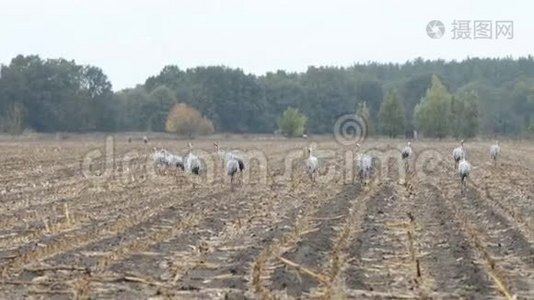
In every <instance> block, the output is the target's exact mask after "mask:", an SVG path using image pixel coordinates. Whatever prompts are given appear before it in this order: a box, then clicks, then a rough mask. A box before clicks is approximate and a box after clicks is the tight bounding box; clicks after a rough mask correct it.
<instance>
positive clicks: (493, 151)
mask: <svg viewBox="0 0 534 300" xmlns="http://www.w3.org/2000/svg"><path fill="white" fill-rule="evenodd" d="M500 153H501V147H500V146H499V141H495V144H494V145H491V147H490V156H491V159H493V164H494V165H495V166H496V165H497V157H498V156H499V154H500Z"/></svg>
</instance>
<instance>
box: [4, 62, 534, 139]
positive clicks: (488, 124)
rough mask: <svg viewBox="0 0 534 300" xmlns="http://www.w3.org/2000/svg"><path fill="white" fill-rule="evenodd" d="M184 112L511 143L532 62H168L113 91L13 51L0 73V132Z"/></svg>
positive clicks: (206, 125)
mask: <svg viewBox="0 0 534 300" xmlns="http://www.w3.org/2000/svg"><path fill="white" fill-rule="evenodd" d="M180 107H181V108H180ZM184 107H190V108H192V109H193V110H195V111H196V112H198V114H197V113H193V115H195V116H197V115H198V118H200V120H196V121H195V122H196V123H195V124H199V126H203V129H199V130H196V129H195V130H189V131H187V130H186V131H187V132H212V128H213V130H215V131H217V132H233V133H273V132H275V131H276V130H278V128H279V125H281V124H291V123H292V122H288V121H287V120H286V121H284V120H283V119H282V116H283V113H284V112H285V111H286V110H288V109H289V108H290V109H291V110H290V111H289V112H288V113H286V115H287V116H297V117H300V116H298V115H296V114H295V112H298V114H301V115H302V116H304V117H305V122H303V120H304V119H302V118H301V119H300V121H299V122H297V123H302V124H305V126H306V128H305V129H302V130H300V129H299V130H298V131H302V132H303V133H316V134H322V133H332V129H333V128H332V127H333V124H334V123H335V121H336V119H337V118H338V117H339V116H341V115H344V114H346V113H348V112H356V111H358V112H359V113H360V114H365V118H366V119H367V121H368V124H369V129H368V131H369V133H370V134H384V135H388V136H399V135H411V134H412V133H413V131H414V129H417V131H418V132H420V133H422V134H423V135H425V136H432V137H445V136H455V137H460V136H474V135H476V134H479V133H482V134H500V135H520V134H526V133H529V132H530V133H534V58H533V57H532V56H528V57H523V58H518V59H513V58H500V59H489V58H488V59H481V58H470V59H466V60H463V61H459V62H458V61H452V62H446V61H443V60H423V59H415V60H413V61H408V62H406V63H402V64H393V63H390V64H380V63H373V62H370V63H365V64H355V65H353V66H350V67H346V68H340V67H309V68H308V69H307V70H306V71H305V72H294V73H290V72H285V71H277V72H269V73H266V74H264V75H261V76H256V75H252V74H246V73H245V72H243V71H242V70H240V69H232V68H228V67H224V66H209V67H196V68H190V69H186V70H182V69H180V68H179V67H177V66H174V65H169V66H166V67H164V68H163V69H162V70H161V72H160V73H159V74H157V75H154V76H151V77H149V78H147V79H146V81H145V82H144V83H142V84H139V85H137V86H136V87H133V88H128V89H124V90H120V91H117V92H115V93H114V92H113V90H112V85H111V82H110V81H109V79H108V78H107V76H106V75H105V74H104V73H103V72H102V70H101V69H100V68H98V67H95V66H85V65H78V64H76V63H75V62H74V61H69V60H65V59H62V58H60V59H41V58H40V57H39V56H36V55H29V56H22V55H19V56H17V57H15V58H13V59H12V61H11V62H10V63H9V65H2V66H1V70H0V130H1V131H4V132H11V133H20V132H22V131H23V130H25V129H30V130H35V131H39V132H54V131H75V132H86V131H166V130H168V131H169V128H171V129H172V131H174V132H182V130H180V129H179V128H177V127H176V126H175V125H172V124H170V125H169V118H172V120H174V121H173V122H175V123H176V122H178V121H179V120H180V119H181V117H179V116H180V115H179V114H178V115H177V112H181V113H186V110H185V109H184ZM173 108H174V113H172V114H171V112H172V110H173ZM178 108H180V109H178ZM187 114H189V115H191V112H190V111H187ZM177 116H178V117H177ZM182 123H183V122H182ZM293 123H294V122H293ZM188 126H189V125H188Z"/></svg>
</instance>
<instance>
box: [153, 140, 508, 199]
mask: <svg viewBox="0 0 534 300" xmlns="http://www.w3.org/2000/svg"><path fill="white" fill-rule="evenodd" d="M143 141H144V142H145V143H148V138H147V137H144V138H143ZM214 147H215V153H216V154H217V155H218V157H219V158H220V159H222V161H223V165H224V166H225V172H226V175H228V176H229V177H230V184H233V183H234V177H235V175H236V174H238V173H239V172H243V171H244V170H245V163H244V160H243V158H242V157H241V156H240V155H239V153H238V152H237V151H224V150H222V149H221V148H220V147H219V144H218V143H214ZM356 147H357V148H358V149H359V148H360V145H359V144H356ZM188 149H189V150H188V153H187V154H186V155H185V156H180V155H177V154H174V153H171V152H170V151H168V150H166V149H157V148H154V153H153V155H152V158H153V161H154V164H155V165H156V166H157V167H158V168H162V167H163V168H169V167H170V168H176V169H178V170H181V171H184V172H185V173H186V174H191V175H200V172H201V169H202V163H201V161H200V159H199V158H198V157H197V156H196V155H195V154H193V145H192V144H191V143H188ZM500 152H501V148H500V146H499V141H495V144H493V145H491V146H490V149H489V153H490V157H491V159H492V160H493V162H494V164H496V163H497V158H498V157H499V155H500ZM413 153H414V152H413V149H412V146H411V143H410V142H408V143H407V145H406V146H405V147H404V148H403V149H402V151H401V158H402V161H403V162H404V166H405V168H406V171H408V168H409V163H408V162H409V160H410V159H411V158H412V157H413V155H414V154H413ZM452 157H453V158H454V161H455V164H456V166H457V170H458V175H459V176H460V183H461V192H462V194H463V193H464V191H465V189H466V186H467V179H468V177H469V174H470V172H471V164H470V163H469V162H468V161H467V151H466V149H465V148H464V140H461V141H460V145H459V146H458V147H456V148H454V149H453V151H452ZM375 161H376V158H375V157H372V156H371V155H369V154H365V153H363V154H362V153H359V154H358V156H357V158H356V165H357V168H358V172H359V176H360V179H361V180H362V181H363V182H366V181H367V179H369V177H370V176H371V173H372V170H373V168H374V165H375ZM304 165H305V169H306V172H307V173H308V175H309V177H310V180H311V181H312V182H315V181H316V178H317V173H318V171H319V167H320V164H319V159H318V158H317V157H316V156H314V155H313V153H312V148H311V147H309V148H308V156H307V158H306V159H305V161H304Z"/></svg>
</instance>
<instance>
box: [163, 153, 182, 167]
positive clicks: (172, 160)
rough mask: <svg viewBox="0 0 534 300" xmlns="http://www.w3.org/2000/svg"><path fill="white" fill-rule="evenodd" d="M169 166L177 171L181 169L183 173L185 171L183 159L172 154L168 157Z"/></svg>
mask: <svg viewBox="0 0 534 300" xmlns="http://www.w3.org/2000/svg"><path fill="white" fill-rule="evenodd" d="M167 165H168V166H170V167H173V168H176V169H180V170H182V171H184V170H185V166H184V159H183V157H181V156H179V155H175V154H172V153H169V154H168V155H167Z"/></svg>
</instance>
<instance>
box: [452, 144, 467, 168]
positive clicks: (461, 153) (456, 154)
mask: <svg viewBox="0 0 534 300" xmlns="http://www.w3.org/2000/svg"><path fill="white" fill-rule="evenodd" d="M452 157H453V158H454V161H455V162H456V163H459V162H460V160H462V159H465V158H466V153H465V149H464V140H461V141H460V146H459V147H456V148H454V150H452Z"/></svg>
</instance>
